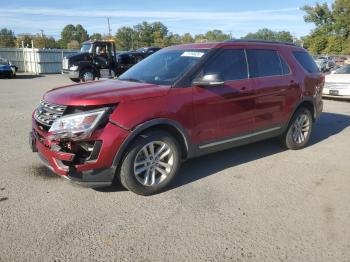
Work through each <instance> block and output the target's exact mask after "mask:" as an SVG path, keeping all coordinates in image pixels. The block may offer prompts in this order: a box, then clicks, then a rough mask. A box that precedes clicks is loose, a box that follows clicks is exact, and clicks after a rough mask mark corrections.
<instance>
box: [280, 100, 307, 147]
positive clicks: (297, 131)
mask: <svg viewBox="0 0 350 262" xmlns="http://www.w3.org/2000/svg"><path fill="white" fill-rule="evenodd" d="M312 130H313V118H312V114H311V112H310V110H309V109H307V108H305V107H301V108H299V109H298V110H297V111H296V112H295V113H294V115H293V117H292V119H291V121H290V122H289V124H288V128H287V130H286V131H285V132H284V133H283V134H282V135H281V137H280V142H281V144H282V145H283V146H285V147H286V148H288V149H292V150H299V149H302V148H304V147H305V146H306V145H307V144H308V142H309V140H310V137H311V133H312Z"/></svg>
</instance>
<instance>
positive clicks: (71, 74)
mask: <svg viewBox="0 0 350 262" xmlns="http://www.w3.org/2000/svg"><path fill="white" fill-rule="evenodd" d="M61 72H62V75H65V76H67V77H69V78H72V79H79V71H71V70H68V69H62V71H61Z"/></svg>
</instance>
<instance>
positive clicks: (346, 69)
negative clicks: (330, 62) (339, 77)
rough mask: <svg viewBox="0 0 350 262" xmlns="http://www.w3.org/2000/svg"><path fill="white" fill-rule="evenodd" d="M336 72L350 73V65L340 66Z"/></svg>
mask: <svg viewBox="0 0 350 262" xmlns="http://www.w3.org/2000/svg"><path fill="white" fill-rule="evenodd" d="M335 74H350V65H345V66H343V67H341V68H338V69H337V70H336V71H335Z"/></svg>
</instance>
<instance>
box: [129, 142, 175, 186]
mask: <svg viewBox="0 0 350 262" xmlns="http://www.w3.org/2000/svg"><path fill="white" fill-rule="evenodd" d="M173 166H174V152H173V150H172V149H171V148H170V146H169V145H168V144H166V143H164V142H162V141H153V142H151V143H148V144H147V145H145V146H144V147H143V148H141V150H139V152H138V153H137V155H136V158H135V160H134V174H135V177H136V179H137V181H138V182H139V183H141V184H142V185H144V186H155V185H158V184H160V183H162V182H163V181H164V180H165V179H166V178H167V177H168V175H169V174H170V172H171V171H172V169H173Z"/></svg>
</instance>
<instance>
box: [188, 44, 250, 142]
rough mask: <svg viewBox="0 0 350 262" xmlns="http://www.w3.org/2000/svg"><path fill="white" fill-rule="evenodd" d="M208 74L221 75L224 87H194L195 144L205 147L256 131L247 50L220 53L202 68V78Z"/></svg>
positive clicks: (224, 50) (222, 51)
mask: <svg viewBox="0 0 350 262" xmlns="http://www.w3.org/2000/svg"><path fill="white" fill-rule="evenodd" d="M208 74H218V75H219V76H220V77H221V79H222V80H223V81H224V84H222V85H219V86H212V87H199V86H193V87H192V88H193V106H194V116H195V122H196V128H195V132H194V133H193V137H194V142H195V143H196V144H205V143H208V142H210V141H220V140H223V139H226V138H230V137H234V136H239V135H241V134H244V133H246V132H249V131H250V130H251V129H252V128H253V113H254V88H253V81H252V80H250V79H249V78H248V66H247V62H246V55H245V51H244V49H241V48H234V49H231V48H230V49H223V50H221V51H219V53H218V54H216V56H215V57H214V58H213V59H210V60H209V61H208V63H206V64H205V65H204V66H203V68H202V70H201V71H200V73H199V76H204V75H208ZM197 77H198V76H197Z"/></svg>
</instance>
